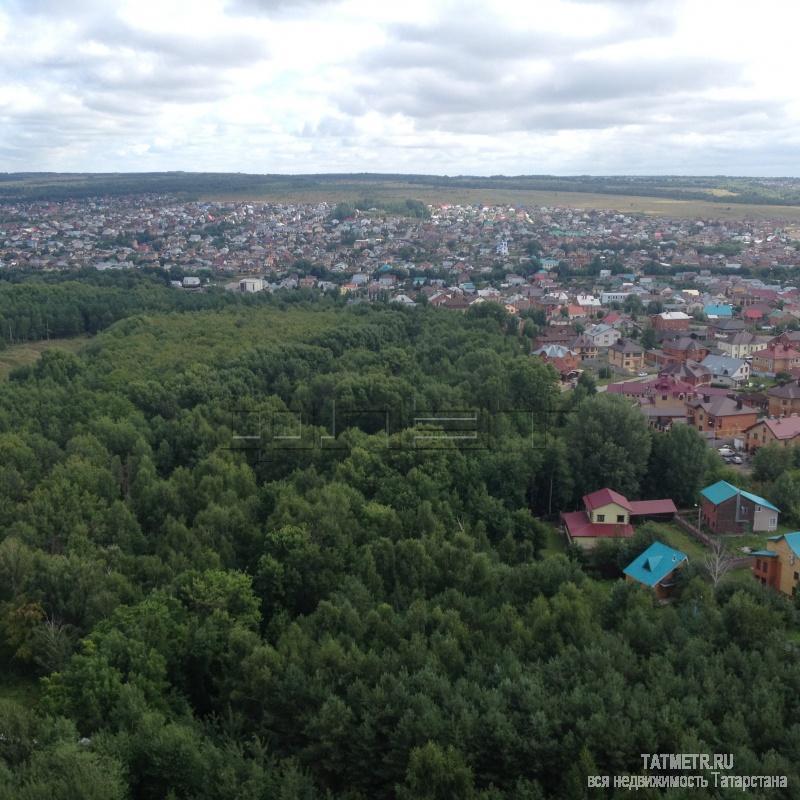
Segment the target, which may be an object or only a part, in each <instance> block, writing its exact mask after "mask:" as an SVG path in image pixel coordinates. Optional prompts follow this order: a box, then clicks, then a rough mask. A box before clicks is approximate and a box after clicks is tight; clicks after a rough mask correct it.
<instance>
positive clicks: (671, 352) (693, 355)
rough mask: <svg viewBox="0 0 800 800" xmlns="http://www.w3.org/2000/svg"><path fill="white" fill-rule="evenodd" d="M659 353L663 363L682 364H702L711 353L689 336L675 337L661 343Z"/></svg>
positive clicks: (701, 343) (702, 344)
mask: <svg viewBox="0 0 800 800" xmlns="http://www.w3.org/2000/svg"><path fill="white" fill-rule="evenodd" d="M661 352H662V353H663V354H664V357H663V361H664V362H665V363H669V362H670V361H674V362H678V363H680V364H682V363H684V362H686V361H697V362H702V360H703V359H704V358H705V357H706V356H707V355H708V354H709V353H710V352H711V351H710V350H709V349H708V347H707V346H706V345H705V344H704V343H703V342H701V341H698V340H697V339H692V338H691V336H676V337H674V338H671V339H664V341H663V342H661Z"/></svg>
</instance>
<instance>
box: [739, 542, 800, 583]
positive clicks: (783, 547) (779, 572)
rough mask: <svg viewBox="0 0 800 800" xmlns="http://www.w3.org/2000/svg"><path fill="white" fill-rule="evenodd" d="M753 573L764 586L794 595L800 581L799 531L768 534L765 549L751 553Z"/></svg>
mask: <svg viewBox="0 0 800 800" xmlns="http://www.w3.org/2000/svg"><path fill="white" fill-rule="evenodd" d="M750 555H751V556H753V558H755V561H754V563H753V575H754V576H755V578H756V580H758V581H760V582H761V583H762V584H763V585H764V586H770V587H772V588H773V589H777V590H778V591H779V592H783V594H786V595H789V597H792V596H794V595H795V594H796V593H797V584H798V582H800V531H795V532H794V533H783V534H780V535H778V536H770V537H769V539H767V547H766V549H765V550H755V551H753V552H752V553H751V554H750Z"/></svg>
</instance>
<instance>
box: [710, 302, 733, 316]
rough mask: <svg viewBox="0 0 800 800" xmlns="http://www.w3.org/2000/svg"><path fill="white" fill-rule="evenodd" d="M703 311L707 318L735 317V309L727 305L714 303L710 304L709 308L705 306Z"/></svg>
mask: <svg viewBox="0 0 800 800" xmlns="http://www.w3.org/2000/svg"><path fill="white" fill-rule="evenodd" d="M703 311H704V312H705V315H706V316H707V317H732V316H733V308H732V307H731V306H727V305H715V304H714V303H709V304H708V305H707V306H703Z"/></svg>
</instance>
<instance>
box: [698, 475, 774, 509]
mask: <svg viewBox="0 0 800 800" xmlns="http://www.w3.org/2000/svg"><path fill="white" fill-rule="evenodd" d="M700 494H701V495H702V496H703V497H705V498H706V500H708V501H709V502H711V503H713V504H714V505H715V506H718V505H719V504H720V503H724V502H725V501H726V500H730V499H731V498H732V497H735V496H736V495H737V494H738V495H741V496H742V497H746V498H747V499H748V500H750V501H751V502H753V503H755V504H756V505H759V506H764V507H765V508H770V509H772V510H773V511H778V512H780V509H779V508H777V507H776V506H774V505H773V504H772V503H770V502H769V500H765V499H764V498H763V497H759V496H758V495H757V494H752V493H751V492H745V491H744V490H743V489H739V488H737V487H736V486H733V484H730V483H728V482H727V481H717V482H716V483H712V484H711V486H706V488H705V489H701V490H700Z"/></svg>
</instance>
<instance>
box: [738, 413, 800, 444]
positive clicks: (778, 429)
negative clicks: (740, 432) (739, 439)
mask: <svg viewBox="0 0 800 800" xmlns="http://www.w3.org/2000/svg"><path fill="white" fill-rule="evenodd" d="M744 441H745V447H746V449H747V451H748V452H749V453H754V452H755V451H756V450H758V448H759V447H764V445H767V444H777V445H780V446H781V447H796V446H797V445H798V444H800V416H797V414H791V415H790V416H788V417H768V418H767V419H762V420H759V421H758V422H756V424H755V425H752V426H751V427H749V428H748V429H747V430H746V431H745V432H744Z"/></svg>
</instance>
